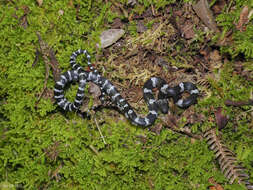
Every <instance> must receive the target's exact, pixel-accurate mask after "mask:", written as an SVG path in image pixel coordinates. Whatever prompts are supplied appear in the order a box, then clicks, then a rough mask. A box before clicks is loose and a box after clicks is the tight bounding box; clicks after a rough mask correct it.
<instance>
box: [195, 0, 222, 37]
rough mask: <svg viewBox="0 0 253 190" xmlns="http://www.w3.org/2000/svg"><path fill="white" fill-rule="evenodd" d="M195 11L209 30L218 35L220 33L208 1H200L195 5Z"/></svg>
mask: <svg viewBox="0 0 253 190" xmlns="http://www.w3.org/2000/svg"><path fill="white" fill-rule="evenodd" d="M193 9H194V11H195V12H196V14H197V15H198V16H199V18H200V19H201V20H202V21H203V22H204V24H205V25H206V26H207V27H208V28H210V29H211V30H213V31H214V32H216V33H218V32H220V30H219V29H218V27H217V24H216V22H215V19H214V17H213V14H212V12H211V10H210V8H209V5H208V2H207V0H199V2H198V3H196V4H195V5H193Z"/></svg>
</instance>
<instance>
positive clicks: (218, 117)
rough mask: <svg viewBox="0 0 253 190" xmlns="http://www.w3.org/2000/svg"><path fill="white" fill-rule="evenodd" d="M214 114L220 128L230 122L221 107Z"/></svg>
mask: <svg viewBox="0 0 253 190" xmlns="http://www.w3.org/2000/svg"><path fill="white" fill-rule="evenodd" d="M214 114H215V119H216V123H217V125H218V128H219V129H223V128H224V127H225V126H226V125H227V123H228V118H227V116H225V115H223V113H222V108H221V107H218V108H217V111H216V112H215V113H214Z"/></svg>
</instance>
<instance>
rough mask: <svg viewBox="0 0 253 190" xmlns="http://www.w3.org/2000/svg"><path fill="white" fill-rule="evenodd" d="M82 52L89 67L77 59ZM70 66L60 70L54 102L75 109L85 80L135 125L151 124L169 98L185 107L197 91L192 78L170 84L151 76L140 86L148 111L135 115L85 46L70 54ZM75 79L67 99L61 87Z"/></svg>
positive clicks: (65, 107)
mask: <svg viewBox="0 0 253 190" xmlns="http://www.w3.org/2000/svg"><path fill="white" fill-rule="evenodd" d="M80 54H84V55H85V56H86V58H87V63H88V67H89V68H90V71H85V70H84V69H83V68H82V67H81V66H80V65H79V64H77V63H76V58H77V56H78V55H80ZM70 64H71V67H72V70H69V71H67V72H65V73H63V74H62V75H61V76H60V79H59V80H58V81H57V82H56V84H55V88H54V98H55V100H56V103H57V104H58V105H59V106H60V107H61V108H62V109H63V110H65V111H78V110H79V108H80V106H81V105H82V102H83V99H84V90H85V85H86V83H87V82H92V83H95V84H96V85H98V86H99V88H100V89H101V91H102V92H103V93H105V94H106V95H108V96H109V97H110V99H111V101H112V102H113V103H114V104H115V105H116V106H117V108H118V109H119V110H120V111H121V112H122V113H124V115H125V117H126V118H128V119H129V120H130V121H131V122H132V123H133V124H134V125H137V126H142V127H147V126H150V125H152V124H153V123H154V122H155V120H156V118H157V116H158V111H161V112H162V113H167V112H168V109H169V107H168V98H172V99H173V101H174V103H175V104H176V105H177V106H179V107H181V108H187V107H189V106H190V105H192V104H194V103H196V101H197V96H198V94H199V91H198V89H197V87H196V86H195V85H194V84H193V83H191V82H182V83H180V84H179V85H177V86H175V87H169V85H168V84H167V83H166V81H165V80H163V79H162V78H160V77H151V78H150V79H148V80H147V81H146V82H145V84H144V87H143V97H144V100H145V101H146V103H147V104H148V109H149V112H148V114H147V115H146V117H140V116H138V115H137V114H136V113H135V111H134V110H133V108H132V107H131V106H130V104H129V103H128V102H127V101H126V100H125V99H124V98H123V97H122V96H121V95H120V93H119V92H118V90H117V89H116V87H115V86H114V85H113V84H112V83H111V82H110V81H109V80H108V79H106V78H105V77H103V76H101V75H100V74H99V73H98V71H97V70H96V69H94V67H93V66H92V64H91V62H90V55H89V54H88V53H87V51H86V50H81V49H79V50H77V51H75V52H73V54H72V55H71V57H70ZM71 82H78V84H79V86H78V90H77V94H76V97H75V100H74V102H69V101H68V100H67V99H66V98H65V96H64V88H65V86H66V84H68V83H71ZM155 88H157V89H158V90H159V94H158V99H157V100H156V99H155V97H154V95H153V92H152V90H153V89H155ZM184 91H187V92H188V93H189V94H190V95H189V97H187V98H186V99H181V94H182V93H183V92H184Z"/></svg>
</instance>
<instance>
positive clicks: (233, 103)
mask: <svg viewBox="0 0 253 190" xmlns="http://www.w3.org/2000/svg"><path fill="white" fill-rule="evenodd" d="M225 105H226V106H248V105H250V106H252V105H253V99H249V100H247V101H232V100H226V101H225Z"/></svg>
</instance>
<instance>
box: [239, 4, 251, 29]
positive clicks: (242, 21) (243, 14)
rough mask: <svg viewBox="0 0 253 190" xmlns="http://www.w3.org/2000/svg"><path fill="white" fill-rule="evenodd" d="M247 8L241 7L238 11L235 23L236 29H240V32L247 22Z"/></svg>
mask: <svg viewBox="0 0 253 190" xmlns="http://www.w3.org/2000/svg"><path fill="white" fill-rule="evenodd" d="M248 15H249V8H248V6H245V7H243V9H242V11H241V13H240V19H239V21H238V23H237V25H236V28H237V30H240V31H241V32H243V31H245V30H246V26H245V25H246V24H247V23H248V22H249V18H248Z"/></svg>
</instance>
